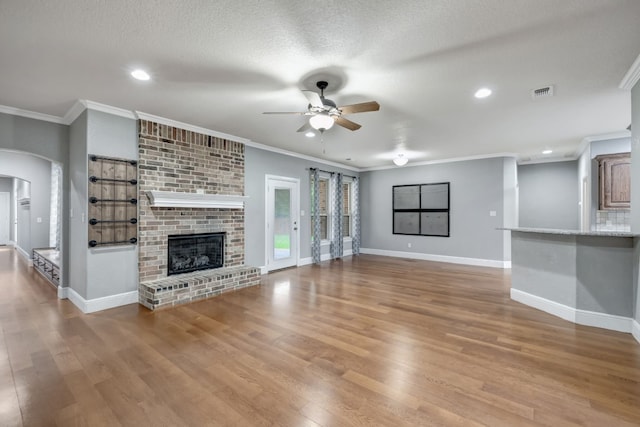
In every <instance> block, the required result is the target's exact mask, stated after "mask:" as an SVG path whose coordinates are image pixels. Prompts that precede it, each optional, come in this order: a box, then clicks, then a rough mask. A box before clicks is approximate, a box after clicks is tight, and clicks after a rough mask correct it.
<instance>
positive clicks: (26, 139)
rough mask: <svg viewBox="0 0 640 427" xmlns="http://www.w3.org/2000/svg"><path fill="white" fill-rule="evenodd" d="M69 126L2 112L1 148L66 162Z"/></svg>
mask: <svg viewBox="0 0 640 427" xmlns="http://www.w3.org/2000/svg"><path fill="white" fill-rule="evenodd" d="M68 139H69V127H68V126H66V125H61V124H57V123H50V122H44V121H42V120H35V119H29V118H26V117H20V116H13V115H10V114H5V113H0V149H3V148H4V149H7V150H14V151H24V152H27V153H32V154H35V155H37V156H40V157H44V158H47V159H49V160H55V161H57V162H59V163H66V161H67V155H68V149H67V147H68V145H67V140H68Z"/></svg>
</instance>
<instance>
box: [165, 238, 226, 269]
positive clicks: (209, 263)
mask: <svg viewBox="0 0 640 427" xmlns="http://www.w3.org/2000/svg"><path fill="white" fill-rule="evenodd" d="M225 234H226V233H224V232H220V233H201V234H178V235H171V236H169V241H168V257H167V275H168V276H171V275H173V274H181V273H190V272H192V271H198V270H208V269H212V268H220V267H223V266H224V243H225Z"/></svg>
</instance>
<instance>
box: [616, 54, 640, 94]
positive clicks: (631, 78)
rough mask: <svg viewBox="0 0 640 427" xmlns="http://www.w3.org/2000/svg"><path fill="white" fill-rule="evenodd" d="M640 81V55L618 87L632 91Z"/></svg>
mask: <svg viewBox="0 0 640 427" xmlns="http://www.w3.org/2000/svg"><path fill="white" fill-rule="evenodd" d="M638 80H640V55H638V57H637V58H636V60H635V61H634V62H633V64H632V65H631V68H629V71H627V74H625V75H624V77H623V78H622V81H621V82H620V85H619V86H618V87H619V88H620V89H625V90H631V89H633V87H634V86H635V85H636V83H638Z"/></svg>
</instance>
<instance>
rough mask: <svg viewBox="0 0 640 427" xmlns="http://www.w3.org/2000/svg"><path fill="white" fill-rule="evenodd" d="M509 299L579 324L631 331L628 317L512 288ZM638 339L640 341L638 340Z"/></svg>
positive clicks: (630, 321)
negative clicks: (590, 309) (568, 304)
mask: <svg viewBox="0 0 640 427" xmlns="http://www.w3.org/2000/svg"><path fill="white" fill-rule="evenodd" d="M511 299H512V300H514V301H518V302H520V303H522V304H525V305H528V306H530V307H533V308H536V309H538V310H542V311H544V312H546V313H549V314H552V315H554V316H557V317H560V318H561V319H564V320H568V321H569V322H573V323H577V324H579V325H585V326H593V327H596V328H603V329H609V330H612V331H618V332H627V333H629V332H633V331H632V322H633V319H631V318H630V317H624V316H616V315H614V314H606V313H598V312H595V311H588V310H581V309H576V308H573V307H569V306H567V305H564V304H560V303H559V302H555V301H551V300H548V299H546V298H542V297H539V296H537V295H532V294H530V293H528V292H524V291H521V290H519V289H513V288H512V289H511ZM638 341H639V342H640V340H638Z"/></svg>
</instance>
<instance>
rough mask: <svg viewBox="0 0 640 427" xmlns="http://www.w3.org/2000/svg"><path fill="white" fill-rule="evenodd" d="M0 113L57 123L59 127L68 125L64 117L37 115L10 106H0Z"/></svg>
mask: <svg viewBox="0 0 640 427" xmlns="http://www.w3.org/2000/svg"><path fill="white" fill-rule="evenodd" d="M0 113H5V114H10V115H12V116H20V117H26V118H28V119H35V120H42V121H45V122H51V123H57V124H59V125H66V124H67V123H65V122H64V119H63V118H62V117H58V116H52V115H50V114H43V113H36V112H35V111H28V110H22V109H20V108H14V107H9V106H8V105H0Z"/></svg>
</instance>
